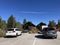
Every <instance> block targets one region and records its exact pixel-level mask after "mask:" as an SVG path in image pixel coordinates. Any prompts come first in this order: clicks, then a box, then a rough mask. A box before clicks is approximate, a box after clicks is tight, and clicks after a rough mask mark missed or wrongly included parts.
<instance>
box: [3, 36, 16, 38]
mask: <svg viewBox="0 0 60 45" xmlns="http://www.w3.org/2000/svg"><path fill="white" fill-rule="evenodd" d="M4 38H16V36H6V37H4Z"/></svg>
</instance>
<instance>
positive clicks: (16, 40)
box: [0, 32, 60, 45]
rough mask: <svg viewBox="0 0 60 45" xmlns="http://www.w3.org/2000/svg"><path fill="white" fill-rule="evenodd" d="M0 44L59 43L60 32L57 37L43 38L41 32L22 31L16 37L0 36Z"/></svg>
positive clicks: (54, 44)
mask: <svg viewBox="0 0 60 45" xmlns="http://www.w3.org/2000/svg"><path fill="white" fill-rule="evenodd" d="M0 45H60V32H58V38H57V39H51V38H48V39H45V38H43V37H42V35H41V34H28V33H23V34H22V35H21V36H18V37H9V38H0Z"/></svg>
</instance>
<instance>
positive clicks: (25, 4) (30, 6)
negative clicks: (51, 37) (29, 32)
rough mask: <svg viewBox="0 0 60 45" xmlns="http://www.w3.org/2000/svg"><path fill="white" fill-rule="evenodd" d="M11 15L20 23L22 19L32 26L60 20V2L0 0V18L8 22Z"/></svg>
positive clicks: (52, 0)
mask: <svg viewBox="0 0 60 45" xmlns="http://www.w3.org/2000/svg"><path fill="white" fill-rule="evenodd" d="M11 14H13V15H14V17H15V19H16V20H17V21H18V19H19V21H20V22H21V23H22V22H23V19H25V18H26V19H27V21H31V22H33V23H34V24H36V25H37V24H38V23H40V22H44V23H46V24H48V22H49V20H55V22H57V21H58V19H60V0H0V16H1V17H2V19H3V20H6V21H7V20H8V18H9V17H10V15H11Z"/></svg>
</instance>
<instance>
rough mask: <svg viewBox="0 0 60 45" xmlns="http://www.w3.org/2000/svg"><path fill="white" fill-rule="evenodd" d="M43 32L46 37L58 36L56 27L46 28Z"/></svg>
mask: <svg viewBox="0 0 60 45" xmlns="http://www.w3.org/2000/svg"><path fill="white" fill-rule="evenodd" d="M42 32H43V36H44V37H52V38H57V31H56V29H54V28H44V29H43V31H42Z"/></svg>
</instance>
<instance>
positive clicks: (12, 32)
mask: <svg viewBox="0 0 60 45" xmlns="http://www.w3.org/2000/svg"><path fill="white" fill-rule="evenodd" d="M21 34H22V33H21V31H20V30H19V29H18V28H9V29H8V30H7V31H6V36H18V35H21Z"/></svg>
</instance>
